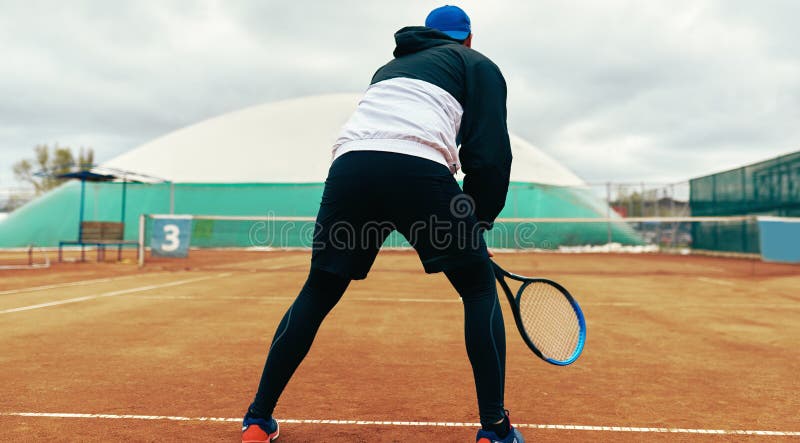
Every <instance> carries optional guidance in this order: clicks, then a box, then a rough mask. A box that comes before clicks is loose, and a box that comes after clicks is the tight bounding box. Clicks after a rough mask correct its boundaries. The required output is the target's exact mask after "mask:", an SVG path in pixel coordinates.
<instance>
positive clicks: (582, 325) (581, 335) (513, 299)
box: [492, 261, 586, 366]
mask: <svg viewBox="0 0 800 443" xmlns="http://www.w3.org/2000/svg"><path fill="white" fill-rule="evenodd" d="M492 265H494V271H495V278H496V279H497V282H498V283H500V286H501V287H502V288H503V292H505V293H506V298H508V302H509V304H510V305H511V312H513V314H514V323H516V324H517V329H518V330H519V333H520V335H521V336H522V340H523V341H524V342H525V344H526V345H528V347H529V348H530V349H531V351H533V353H534V354H536V356H537V357H539V358H541V359H542V360H544V361H546V362H547V363H550V364H553V365H556V366H567V365H569V364H572V363H573V362H575V360H577V359H578V357H580V355H581V353H582V352H583V347H584V345H585V343H586V318H585V317H584V316H583V310H581V307H580V305H578V302H577V301H576V300H575V298H574V297H572V294H570V293H569V291H567V289H566V288H565V287H563V286H561V285H560V284H559V283H557V282H554V281H553V280H550V279H546V278H530V277H524V276H521V275H517V274H513V273H511V272H508V271H506V270H505V269H503V268H501V267H500V265H498V264H497V263H495V262H494V261H492ZM504 277H507V278H510V279H512V280H516V281H519V282H522V286H520V288H519V289H518V290H517V294H516V296H514V293H513V292H512V291H511V288H510V287H509V286H508V283H506V281H505V279H504ZM533 283H546V284H549V285H551V286H553V287H555V288H556V289H558V291H559V292H561V294H562V295H563V296H564V297H565V298H566V299H567V301H569V304H570V306H572V309H573V310H574V311H575V315H576V316H577V317H578V328H579V331H578V344H577V346H575V351H574V352H573V353H572V355H571V356H570V357H569V358H568V359H566V360H556V359H553V358H549V357H545V356H544V355H543V354H542V352H541V351H540V350H539V349H538V348H537V347H536V345H535V344H534V343H533V341H532V340H531V339H530V337H528V333H527V332H525V327H524V326H523V325H522V318H521V316H520V310H519V304H520V299H521V298H522V294H523V292H524V291H525V288H526V287H528V285H531V284H533Z"/></svg>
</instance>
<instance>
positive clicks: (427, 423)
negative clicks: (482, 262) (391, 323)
mask: <svg viewBox="0 0 800 443" xmlns="http://www.w3.org/2000/svg"><path fill="white" fill-rule="evenodd" d="M0 415H5V416H12V417H46V418H99V419H111V420H169V421H212V422H234V423H238V422H241V421H242V419H241V418H226V417H179V416H173V415H130V414H120V415H118V414H77V413H66V412H0ZM278 421H279V422H280V423H292V424H324V425H356V426H425V427H456V428H474V427H478V426H480V424H479V423H463V422H441V421H436V422H432V421H380V420H325V419H323V420H315V419H296V418H281V419H279V420H278ZM514 426H517V427H520V428H531V429H557V430H565V431H598V432H645V433H677V434H717V435H769V436H783V437H800V432H798V431H764V430H745V429H691V428H645V427H634V426H586V425H547V424H533V423H517V424H515V425H514Z"/></svg>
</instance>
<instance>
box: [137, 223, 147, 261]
mask: <svg viewBox="0 0 800 443" xmlns="http://www.w3.org/2000/svg"><path fill="white" fill-rule="evenodd" d="M145 217H146V215H145V214H139V247H138V252H139V253H138V257H137V258H138V259H139V267H140V268H141V267H142V266H144V224H145Z"/></svg>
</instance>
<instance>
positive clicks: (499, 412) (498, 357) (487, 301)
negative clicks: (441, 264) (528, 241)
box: [444, 260, 510, 438]
mask: <svg viewBox="0 0 800 443" xmlns="http://www.w3.org/2000/svg"><path fill="white" fill-rule="evenodd" d="M444 273H445V275H446V276H447V279H448V280H450V283H451V284H452V285H453V287H454V288H455V289H456V291H457V292H458V294H459V295H460V296H461V300H462V302H463V304H464V340H465V342H466V346H467V355H468V356H469V361H470V363H471V364H472V373H473V376H474V378H475V387H476V391H477V394H478V410H479V413H480V419H481V426H482V427H483V428H484V429H486V430H489V431H493V432H495V433H496V434H497V435H498V436H499V437H501V438H502V437H505V435H506V434H507V433H508V431H509V429H510V426H509V423H508V420H507V418H506V415H505V407H504V405H503V395H504V389H505V361H506V333H505V327H504V323H503V312H502V310H501V309H500V303H499V301H498V297H497V288H496V286H495V279H494V271H493V270H492V267H491V264H490V263H489V261H488V260H484V261H480V262H475V263H473V264H469V265H465V266H462V267H459V268H455V269H449V270H446V271H444Z"/></svg>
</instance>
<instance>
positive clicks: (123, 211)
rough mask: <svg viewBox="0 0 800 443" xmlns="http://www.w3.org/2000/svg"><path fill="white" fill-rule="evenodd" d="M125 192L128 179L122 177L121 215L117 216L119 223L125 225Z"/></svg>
mask: <svg viewBox="0 0 800 443" xmlns="http://www.w3.org/2000/svg"><path fill="white" fill-rule="evenodd" d="M127 191H128V179H127V177H124V176H123V177H122V213H121V214H120V216H119V221H120V222H122V223H125V203H126V199H127Z"/></svg>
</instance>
